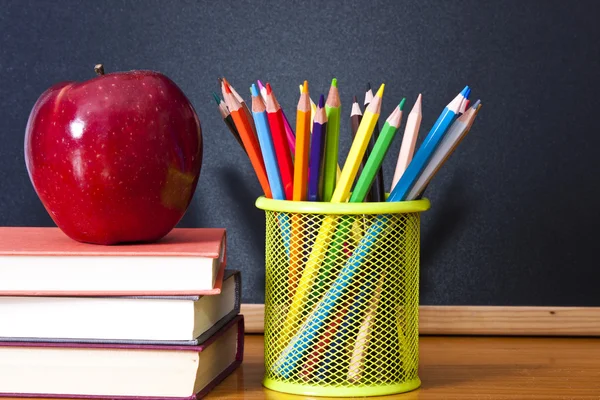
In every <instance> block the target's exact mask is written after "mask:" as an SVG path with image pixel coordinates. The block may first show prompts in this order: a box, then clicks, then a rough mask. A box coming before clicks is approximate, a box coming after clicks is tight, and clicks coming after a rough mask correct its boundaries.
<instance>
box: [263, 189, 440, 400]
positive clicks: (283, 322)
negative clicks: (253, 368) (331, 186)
mask: <svg viewBox="0 0 600 400" xmlns="http://www.w3.org/2000/svg"><path fill="white" fill-rule="evenodd" d="M256 206H257V207H258V208H259V209H262V210H264V211H265V214H266V289H265V339H264V340H265V376H264V379H263V385H264V386H265V387H267V388H269V389H272V390H276V391H279V392H285V393H292V394H299V395H305V396H328V397H359V396H381V395H387V394H394V393H402V392H407V391H410V390H414V389H416V388H418V387H419V386H420V384H421V381H420V380H419V376H418V364H419V327H418V318H419V314H418V313H419V242H420V212H422V211H426V210H427V209H429V201H428V200H426V199H423V200H416V201H406V202H389V203H388V202H384V203H341V204H336V203H326V202H292V201H283V200H272V199H266V198H264V197H261V198H259V199H258V200H257V201H256Z"/></svg>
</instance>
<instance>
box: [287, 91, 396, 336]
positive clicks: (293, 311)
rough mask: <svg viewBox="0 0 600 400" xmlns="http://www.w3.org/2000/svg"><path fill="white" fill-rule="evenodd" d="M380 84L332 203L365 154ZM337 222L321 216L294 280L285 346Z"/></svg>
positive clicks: (343, 194) (346, 189) (343, 196)
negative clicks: (304, 264)
mask: <svg viewBox="0 0 600 400" xmlns="http://www.w3.org/2000/svg"><path fill="white" fill-rule="evenodd" d="M384 87H385V85H383V84H382V85H381V87H380V88H379V90H378V91H377V94H376V95H375V97H374V98H373V101H371V103H370V104H369V107H367V109H366V110H365V113H364V115H363V118H362V120H361V122H360V126H359V127H358V131H357V132H356V135H355V137H354V141H353V142H352V147H351V148H350V152H349V153H348V157H347V158H346V163H345V164H344V168H343V169H342V173H341V175H340V180H339V181H338V183H337V186H336V187H335V190H334V192H333V195H332V196H331V202H332V203H341V202H344V201H346V200H347V199H348V196H349V195H350V189H351V186H352V183H353V182H354V178H355V177H356V173H357V172H358V166H359V164H360V160H362V158H363V156H364V154H365V150H366V149H367V144H368V143H369V139H370V137H371V134H372V133H373V129H374V128H375V124H376V123H377V119H378V118H379V113H380V112H381V97H382V96H383V90H384ZM337 221H338V219H337V217H336V216H333V215H326V216H325V218H324V219H323V223H322V224H321V227H320V229H319V233H318V234H317V238H316V239H315V242H314V245H313V247H312V251H311V252H310V255H309V256H308V260H307V261H306V266H305V267H304V271H303V272H302V276H301V277H300V281H299V282H298V287H297V288H296V292H295V293H294V297H293V298H292V304H291V305H290V309H289V311H288V313H287V316H286V320H285V324H284V326H283V330H282V335H281V338H282V341H283V342H284V343H283V344H282V346H286V345H287V343H288V341H289V340H290V339H291V338H292V336H293V335H294V334H295V333H296V330H297V328H298V326H297V325H299V324H298V321H299V320H300V317H301V316H302V313H301V311H302V310H303V306H304V303H305V302H306V301H307V300H308V294H309V293H310V290H311V289H312V285H313V281H314V279H315V277H316V276H317V274H318V272H319V268H320V266H321V264H322V263H323V259H324V258H325V255H326V254H327V249H328V248H329V243H330V242H331V237H332V235H333V233H334V232H335V227H336V225H337Z"/></svg>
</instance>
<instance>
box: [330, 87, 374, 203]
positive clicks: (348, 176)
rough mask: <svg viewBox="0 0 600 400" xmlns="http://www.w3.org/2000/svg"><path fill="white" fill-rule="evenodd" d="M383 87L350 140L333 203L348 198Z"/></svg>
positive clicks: (371, 128)
mask: <svg viewBox="0 0 600 400" xmlns="http://www.w3.org/2000/svg"><path fill="white" fill-rule="evenodd" d="M384 88H385V85H384V84H382V85H381V87H380V88H379V90H378V91H377V94H376V95H375V97H373V101H371V103H370V104H369V107H367V109H366V110H365V113H364V115H363V117H362V119H361V121H360V126H359V127H358V130H357V132H356V136H355V138H354V140H353V141H352V146H351V147H350V151H349V152H348V157H347V158H346V162H345V163H344V167H343V168H342V174H341V175H340V179H339V181H338V182H337V184H336V187H335V190H334V192H333V195H332V196H331V202H333V203H341V202H343V201H346V200H347V199H348V195H349V194H350V189H351V185H352V182H353V181H354V178H355V177H356V173H357V172H358V167H359V166H360V161H361V160H362V159H363V156H364V154H365V150H366V149H367V144H368V143H369V139H370V137H371V135H372V134H373V129H374V128H375V125H376V124H377V120H378V118H379V113H380V112H381V98H382V96H383V90H384Z"/></svg>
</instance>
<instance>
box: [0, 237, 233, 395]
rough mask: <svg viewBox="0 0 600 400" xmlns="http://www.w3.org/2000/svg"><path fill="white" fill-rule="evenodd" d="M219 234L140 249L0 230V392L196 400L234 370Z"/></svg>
mask: <svg viewBox="0 0 600 400" xmlns="http://www.w3.org/2000/svg"><path fill="white" fill-rule="evenodd" d="M225 264H226V232H225V230H224V229H174V230H173V231H171V233H169V234H168V235H167V236H166V237H165V238H164V239H162V240H160V241H159V242H156V243H150V244H130V245H120V246H98V245H91V244H84V243H79V242H75V241H73V240H71V239H69V238H68V237H66V236H65V235H64V234H63V233H62V232H61V231H60V230H58V228H12V227H11V228H0V395H1V396H12V397H20V396H24V397H62V398H83V397H102V398H129V397H132V398H133V397H135V398H138V399H139V398H154V399H155V398H199V397H202V396H203V395H205V394H206V393H208V392H209V391H210V390H211V389H212V388H213V387H214V386H215V385H217V384H218V383H219V382H220V381H222V380H223V379H224V378H225V377H226V376H227V375H228V374H229V373H231V372H232V371H233V370H234V369H235V368H236V367H237V366H238V365H239V364H240V363H241V361H242V355H243V340H244V334H243V332H244V319H243V316H242V315H239V310H240V295H241V293H240V292H241V280H240V273H239V272H238V271H233V270H229V269H225Z"/></svg>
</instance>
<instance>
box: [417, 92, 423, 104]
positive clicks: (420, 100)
mask: <svg viewBox="0 0 600 400" xmlns="http://www.w3.org/2000/svg"><path fill="white" fill-rule="evenodd" d="M422 101H423V95H422V94H421V93H419V96H418V97H417V103H421V102H422Z"/></svg>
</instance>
